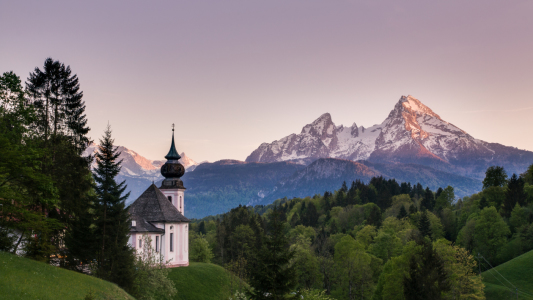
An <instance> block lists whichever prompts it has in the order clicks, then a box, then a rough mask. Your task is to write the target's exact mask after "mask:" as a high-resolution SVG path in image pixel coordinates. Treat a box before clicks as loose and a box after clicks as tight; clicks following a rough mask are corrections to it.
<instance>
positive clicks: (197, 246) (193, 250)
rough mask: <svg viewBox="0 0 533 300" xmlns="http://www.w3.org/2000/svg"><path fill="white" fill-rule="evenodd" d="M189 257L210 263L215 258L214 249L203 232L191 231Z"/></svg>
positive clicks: (196, 260) (192, 259)
mask: <svg viewBox="0 0 533 300" xmlns="http://www.w3.org/2000/svg"><path fill="white" fill-rule="evenodd" d="M189 259H190V261H195V262H202V263H210V262H211V259H213V251H211V248H210V247H209V242H208V241H207V239H206V238H205V236H204V235H203V234H201V233H200V234H199V233H196V232H194V231H190V232H189Z"/></svg>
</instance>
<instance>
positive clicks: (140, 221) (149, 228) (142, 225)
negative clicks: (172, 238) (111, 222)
mask: <svg viewBox="0 0 533 300" xmlns="http://www.w3.org/2000/svg"><path fill="white" fill-rule="evenodd" d="M131 220H132V221H135V226H131V229H130V231H131V232H165V230H163V229H162V228H157V227H155V226H154V225H152V224H150V223H148V222H147V221H146V220H145V219H144V218H142V217H140V216H131Z"/></svg>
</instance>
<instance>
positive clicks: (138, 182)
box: [83, 143, 198, 205]
mask: <svg viewBox="0 0 533 300" xmlns="http://www.w3.org/2000/svg"><path fill="white" fill-rule="evenodd" d="M97 150H98V145H97V144H95V143H92V144H91V145H90V146H89V147H88V148H87V149H86V150H85V152H84V154H83V155H84V156H88V155H94V153H95V152H96V151H97ZM118 151H119V152H120V156H119V159H121V160H122V165H121V166H122V168H121V170H120V173H119V175H118V176H117V181H119V182H122V181H123V180H125V181H126V184H127V185H128V187H127V189H126V192H130V197H129V198H128V199H127V200H126V204H128V205H129V204H130V203H132V202H133V201H135V200H136V199H137V198H138V197H139V196H140V195H141V194H142V193H143V192H144V191H145V190H146V189H147V188H148V186H149V185H150V184H151V183H152V181H154V182H157V181H161V180H163V176H162V175H161V166H162V165H163V164H164V163H165V160H150V159H147V158H145V157H143V156H141V155H140V154H139V153H137V152H135V151H133V150H130V149H128V148H126V147H123V146H118ZM163 156H164V154H163V155H161V157H163ZM180 156H181V159H180V162H181V163H182V164H183V166H184V167H185V170H186V171H187V172H190V171H192V170H194V168H196V166H198V163H197V162H195V161H194V160H192V159H191V158H190V157H188V156H187V155H186V154H185V153H181V154H180ZM95 166H96V162H93V167H95Z"/></svg>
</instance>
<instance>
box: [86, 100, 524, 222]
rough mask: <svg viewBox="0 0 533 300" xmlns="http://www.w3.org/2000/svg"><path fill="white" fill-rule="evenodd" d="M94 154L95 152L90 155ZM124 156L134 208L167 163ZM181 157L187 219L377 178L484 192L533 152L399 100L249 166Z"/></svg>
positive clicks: (267, 146)
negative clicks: (498, 171)
mask: <svg viewBox="0 0 533 300" xmlns="http://www.w3.org/2000/svg"><path fill="white" fill-rule="evenodd" d="M178 139H179V137H178ZM96 147H97V145H95V144H93V145H91V147H89V148H88V149H87V151H86V154H89V153H93V152H94V151H95V149H96ZM119 151H120V152H121V155H120V159H122V160H123V162H122V170H121V172H120V174H119V176H118V180H120V181H121V180H126V182H127V184H128V191H130V192H131V194H130V197H129V199H128V200H127V204H129V203H131V202H133V201H134V200H135V199H137V197H138V196H139V195H140V194H141V193H142V192H143V191H144V190H145V189H146V188H147V187H148V186H149V185H150V184H151V183H152V181H154V182H156V184H157V185H158V186H159V185H160V182H161V181H162V179H163V177H162V176H161V173H160V167H161V165H162V164H164V162H165V161H164V160H149V159H146V158H144V157H142V156H141V155H139V154H138V153H136V152H135V151H132V150H129V149H127V148H125V147H119ZM162 156H163V155H162ZM181 156H182V158H181V160H180V161H181V163H182V164H183V165H184V166H185V168H186V173H185V175H184V176H183V177H182V179H183V182H184V186H185V187H186V188H187V191H186V202H185V214H186V216H187V217H189V218H201V217H204V216H207V215H214V214H219V213H223V212H226V211H228V210H230V209H231V208H233V207H236V206H238V205H239V204H243V205H256V204H269V203H272V201H274V200H276V199H279V198H283V197H287V198H293V197H306V196H313V195H314V194H322V193H324V192H325V191H334V190H337V189H339V188H340V186H341V184H342V182H343V181H346V182H347V183H348V184H350V183H351V182H352V181H355V180H357V179H359V180H362V181H364V182H368V181H369V180H370V179H371V178H372V177H375V176H382V177H384V178H386V179H392V178H394V179H396V180H397V181H398V182H411V183H412V184H416V183H418V182H420V183H421V184H422V185H423V186H424V187H426V186H429V187H430V188H431V189H432V190H436V189H438V188H439V187H443V188H444V187H446V186H448V185H451V186H453V187H454V189H455V194H456V196H458V197H463V196H466V195H470V194H473V193H476V192H478V191H480V190H481V186H482V184H481V181H482V180H483V178H484V176H485V171H486V169H487V168H488V167H489V166H492V165H499V166H504V167H505V169H506V170H507V172H508V173H509V174H512V173H517V174H518V173H522V172H524V171H525V170H526V169H527V167H528V166H529V165H530V164H532V163H533V152H530V151H525V150H518V149H516V148H513V147H507V146H503V145H500V144H496V143H487V142H484V141H481V140H478V139H475V138H473V137H472V136H470V135H469V134H468V133H466V132H464V131H463V130H461V129H459V128H458V127H456V126H455V125H453V124H450V123H448V122H446V121H444V120H442V118H440V117H439V115H437V114H436V113H434V112H433V111H432V110H431V109H430V108H428V107H427V106H425V105H424V104H422V103H421V102H420V101H419V100H417V99H415V98H413V97H412V96H407V97H401V99H400V101H399V102H398V103H397V104H396V105H395V107H394V109H393V110H392V111H391V112H390V114H389V116H388V117H387V118H386V119H385V121H383V122H382V123H381V124H378V125H374V126H372V127H369V128H364V127H362V126H360V127H358V126H357V125H356V124H355V123H354V124H353V125H352V126H351V127H344V126H342V125H341V126H336V125H335V124H334V123H333V121H332V119H331V116H330V114H328V113H326V114H323V115H322V116H320V117H319V118H318V119H317V120H315V121H314V122H313V123H311V124H308V125H306V126H304V127H303V129H302V131H301V133H300V134H291V135H289V136H286V137H284V138H282V139H280V140H278V141H274V142H271V143H263V144H261V145H260V146H259V147H258V148H257V149H256V150H255V151H253V152H252V153H251V154H250V155H249V156H248V158H247V159H246V161H238V160H221V161H217V162H214V163H208V162H203V163H200V164H198V163H196V162H195V161H194V160H192V159H191V158H189V157H187V156H186V155H185V154H184V153H182V154H181Z"/></svg>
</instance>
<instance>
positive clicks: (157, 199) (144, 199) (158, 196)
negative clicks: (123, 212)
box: [128, 184, 190, 222]
mask: <svg viewBox="0 0 533 300" xmlns="http://www.w3.org/2000/svg"><path fill="white" fill-rule="evenodd" d="M128 210H129V212H130V214H131V216H132V219H133V220H137V219H138V217H140V218H142V219H144V220H146V221H147V222H190V221H189V219H187V218H186V217H185V216H183V215H182V214H181V213H180V212H179V211H178V209H177V208H176V207H175V206H174V205H172V203H170V201H168V199H167V197H165V195H164V194H163V193H162V192H161V191H160V190H159V189H158V188H157V187H156V186H155V184H152V185H150V187H148V189H146V191H144V193H142V195H141V196H140V197H139V198H137V200H135V202H133V203H132V204H131V205H130V206H129V207H128Z"/></svg>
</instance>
